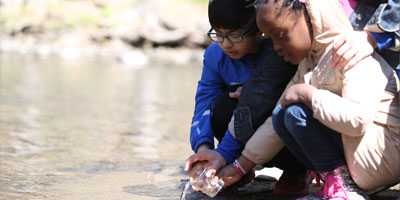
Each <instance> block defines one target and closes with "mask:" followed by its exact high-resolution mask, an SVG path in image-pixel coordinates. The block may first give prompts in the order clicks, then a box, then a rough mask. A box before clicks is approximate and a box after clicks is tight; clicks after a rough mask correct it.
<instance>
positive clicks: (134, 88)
mask: <svg viewBox="0 0 400 200" xmlns="http://www.w3.org/2000/svg"><path fill="white" fill-rule="evenodd" d="M200 73H201V63H194V64H191V65H187V66H175V65H172V64H168V63H161V64H160V63H153V64H151V65H149V66H146V67H144V68H142V69H129V68H125V67H123V66H121V65H119V64H118V63H115V62H112V61H107V60H99V59H79V60H59V59H57V58H34V57H29V56H12V55H2V54H0V185H1V186H0V199H178V198H179V195H180V192H181V189H182V188H183V185H184V184H185V182H182V181H181V179H185V178H186V173H184V172H183V164H184V161H185V160H186V158H187V156H189V155H190V154H191V150H190V145H189V126H190V120H191V117H192V113H193V106H194V95H195V87H196V85H197V80H198V79H199V77H200Z"/></svg>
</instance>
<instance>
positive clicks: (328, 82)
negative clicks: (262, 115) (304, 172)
mask: <svg viewBox="0 0 400 200" xmlns="http://www.w3.org/2000/svg"><path fill="white" fill-rule="evenodd" d="M257 9H258V11H257V24H258V26H259V28H260V30H261V31H262V32H264V33H266V34H267V35H268V36H270V37H271V38H272V40H273V41H274V48H275V50H276V51H277V52H278V54H280V55H282V56H284V57H285V60H287V61H290V62H292V63H293V64H297V63H300V64H299V69H298V72H297V74H296V75H295V76H294V77H293V80H292V82H291V83H290V84H289V85H288V87H287V89H286V91H285V93H284V95H283V96H282V99H281V104H280V105H279V106H277V108H276V109H275V110H274V113H273V117H272V124H273V127H274V129H275V131H276V132H277V134H278V135H279V137H280V139H281V140H282V141H283V143H284V144H285V145H286V146H287V148H288V149H289V150H290V151H291V152H292V153H293V154H294V155H295V156H296V157H297V158H298V159H299V160H301V161H302V162H304V164H305V165H306V166H307V167H308V168H309V169H310V170H316V171H317V172H318V173H319V175H320V176H321V177H322V179H323V180H324V181H325V186H324V188H322V189H321V190H319V191H317V192H315V193H313V194H310V195H309V196H308V197H306V199H309V198H314V197H316V198H321V197H324V198H325V197H328V198H329V199H333V198H334V199H366V198H368V197H367V196H365V195H363V194H362V193H360V191H357V188H358V187H357V186H356V185H355V184H354V182H355V183H356V184H357V185H358V186H359V187H360V188H362V189H364V190H372V189H375V188H377V187H380V186H383V185H385V184H390V183H393V182H395V181H396V180H398V179H399V177H400V113H399V105H398V102H399V101H398V98H399V82H398V79H397V76H396V74H395V73H394V71H393V70H392V69H391V68H390V66H389V65H388V64H387V63H386V62H385V61H384V60H383V59H382V58H381V57H380V56H379V55H377V54H376V53H374V54H373V55H372V56H369V57H367V58H365V59H363V60H362V61H360V62H359V63H358V64H357V65H355V66H354V68H352V69H350V70H342V71H337V70H335V69H334V68H332V67H330V66H331V60H332V52H331V50H332V47H331V45H330V44H331V41H332V38H333V37H334V36H337V35H338V34H340V33H341V32H344V31H349V30H352V27H351V25H350V23H349V21H348V19H347V18H346V15H345V14H344V12H343V10H342V9H341V8H340V5H339V4H338V2H337V0H324V1H321V0H307V1H306V0H277V1H274V0H269V1H268V0H260V1H259V2H258V5H257ZM267 123H268V120H267ZM271 138H275V136H274V133H273V132H272V131H267V132H264V133H263V132H261V131H257V132H256V134H255V135H254V136H253V137H252V138H251V140H250V141H249V142H248V143H247V145H246V148H245V150H244V152H243V155H244V156H245V157H246V158H247V159H249V160H250V161H253V162H255V163H257V162H258V161H259V160H260V159H261V160H262V159H269V158H268V156H270V155H269V154H271V153H270V152H274V151H276V150H272V149H271V145H268V146H264V145H263V143H265V144H268V143H271V140H270V139H271ZM274 141H275V144H274V145H275V147H277V146H278V147H279V142H278V141H277V140H276V138H275V140H274ZM346 163H347V164H346ZM349 172H350V173H349ZM350 174H351V177H352V179H353V180H354V182H353V180H352V179H351V177H350Z"/></svg>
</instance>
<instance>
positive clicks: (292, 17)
mask: <svg viewBox="0 0 400 200" xmlns="http://www.w3.org/2000/svg"><path fill="white" fill-rule="evenodd" d="M294 12H295V11H290V8H282V2H281V1H278V2H276V3H275V2H269V3H267V4H266V5H265V6H262V7H260V8H259V9H258V11H257V25H258V28H259V29H260V30H261V31H262V32H263V33H265V34H267V35H268V36H270V37H271V39H272V41H273V42H274V49H275V51H277V52H278V55H280V56H284V59H285V60H286V61H289V62H291V63H292V64H299V63H300V62H301V60H303V58H305V56H306V55H307V52H308V51H309V50H310V49H311V34H310V30H309V28H308V26H307V21H306V18H305V16H304V13H303V12H302V11H297V15H296V13H294Z"/></svg>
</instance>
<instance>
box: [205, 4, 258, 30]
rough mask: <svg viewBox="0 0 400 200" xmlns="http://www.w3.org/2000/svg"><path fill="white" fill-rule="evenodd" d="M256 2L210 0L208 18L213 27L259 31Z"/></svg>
mask: <svg viewBox="0 0 400 200" xmlns="http://www.w3.org/2000/svg"><path fill="white" fill-rule="evenodd" d="M254 2H255V0H210V1H209V4H208V19H209V21H210V25H211V27H213V28H223V29H229V30H237V29H246V30H251V31H250V32H249V33H255V32H257V31H258V27H257V24H256V10H255V8H254V6H253V5H254Z"/></svg>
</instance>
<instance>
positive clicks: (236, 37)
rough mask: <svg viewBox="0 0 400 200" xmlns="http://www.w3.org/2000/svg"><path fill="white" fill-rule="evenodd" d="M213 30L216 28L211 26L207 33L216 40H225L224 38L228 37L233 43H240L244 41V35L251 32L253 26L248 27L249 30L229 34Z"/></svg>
mask: <svg viewBox="0 0 400 200" xmlns="http://www.w3.org/2000/svg"><path fill="white" fill-rule="evenodd" d="M213 30H214V28H211V29H210V30H209V31H208V32H207V35H208V37H209V38H210V39H211V40H212V41H214V42H223V41H224V39H225V38H226V39H228V41H229V42H231V43H240V42H242V41H243V36H245V35H246V34H247V33H249V32H250V30H251V28H250V29H248V30H247V31H244V32H243V33H229V34H221V33H215V32H211V31H213Z"/></svg>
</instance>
